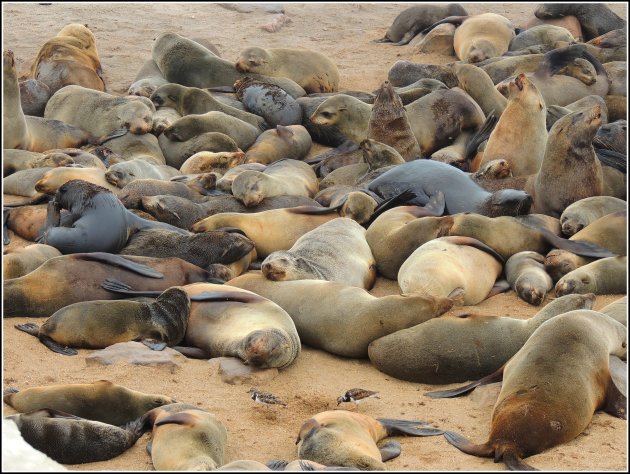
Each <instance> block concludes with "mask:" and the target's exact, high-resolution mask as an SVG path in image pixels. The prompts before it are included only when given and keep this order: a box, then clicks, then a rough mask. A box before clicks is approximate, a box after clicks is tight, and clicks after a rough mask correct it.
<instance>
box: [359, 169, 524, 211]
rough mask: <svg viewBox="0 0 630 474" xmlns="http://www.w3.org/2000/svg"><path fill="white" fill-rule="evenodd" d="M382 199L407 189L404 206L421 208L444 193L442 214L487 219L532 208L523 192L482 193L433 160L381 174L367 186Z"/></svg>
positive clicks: (460, 173)
mask: <svg viewBox="0 0 630 474" xmlns="http://www.w3.org/2000/svg"><path fill="white" fill-rule="evenodd" d="M368 189H369V190H370V191H373V192H375V193H376V194H378V195H379V196H380V197H381V198H383V199H390V198H392V197H394V196H396V195H398V194H400V193H401V192H403V191H405V190H407V189H409V190H411V191H413V192H414V193H415V194H416V197H415V198H414V199H413V200H411V201H409V203H408V204H415V205H418V206H424V205H425V204H427V203H428V202H429V199H430V198H431V196H433V195H435V194H436V193H437V192H438V191H442V192H443V193H444V199H445V201H446V211H445V212H446V213H448V214H457V213H459V212H474V213H477V214H482V215H485V216H488V217H496V216H518V215H521V214H527V213H528V212H529V208H530V206H531V204H532V198H531V196H530V195H529V194H528V193H526V192H525V191H519V190H515V189H502V190H500V191H497V192H495V193H490V192H488V191H486V190H484V189H483V188H482V187H481V186H479V185H478V184H477V183H475V182H474V181H473V180H471V179H470V178H469V177H468V175H467V174H466V173H464V172H463V171H461V170H459V169H457V168H455V167H454V166H451V165H447V164H445V163H440V162H438V161H433V160H414V161H410V162H407V163H405V164H403V165H398V166H396V167H395V168H393V169H391V170H389V171H387V172H386V173H384V174H382V175H381V176H379V177H378V178H376V179H375V180H374V181H372V182H371V183H370V185H369V186H368Z"/></svg>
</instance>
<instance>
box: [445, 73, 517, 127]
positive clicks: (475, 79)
mask: <svg viewBox="0 0 630 474" xmlns="http://www.w3.org/2000/svg"><path fill="white" fill-rule="evenodd" d="M452 67H453V72H454V73H455V75H456V76H457V80H458V81H459V87H461V88H462V89H463V90H464V91H466V93H468V94H469V95H470V96H471V97H472V98H473V99H474V100H475V102H477V104H479V107H481V110H483V113H484V114H485V115H486V116H487V115H490V113H491V112H492V111H494V112H495V113H496V114H497V115H499V116H500V115H501V114H502V113H503V111H504V110H505V108H506V107H507V105H508V101H507V99H506V98H505V97H503V95H501V93H499V91H497V90H496V89H495V87H494V83H493V82H492V78H491V77H490V76H489V75H488V73H487V72H486V71H485V70H484V69H483V68H480V67H477V66H473V65H472V64H466V63H454V64H453V66H452Z"/></svg>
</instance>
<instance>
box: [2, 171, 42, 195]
mask: <svg viewBox="0 0 630 474" xmlns="http://www.w3.org/2000/svg"><path fill="white" fill-rule="evenodd" d="M52 169H54V168H50V167H48V166H46V167H41V168H32V169H25V170H20V171H18V172H16V173H13V174H11V175H9V176H6V177H4V178H2V191H3V193H4V194H11V195H14V196H24V197H30V198H34V199H37V200H38V201H39V200H40V198H41V197H42V194H41V193H40V192H39V191H38V189H37V188H36V185H37V183H38V182H39V180H41V179H42V178H43V177H44V176H45V175H46V174H47V173H48V172H49V171H50V170H52Z"/></svg>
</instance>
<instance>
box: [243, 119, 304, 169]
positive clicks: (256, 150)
mask: <svg viewBox="0 0 630 474" xmlns="http://www.w3.org/2000/svg"><path fill="white" fill-rule="evenodd" d="M312 144H313V140H312V139H311V135H310V134H309V133H308V131H307V130H306V128H305V127H303V126H302V125H288V126H286V127H285V126H284V125H277V126H276V128H275V129H270V130H265V131H264V132H263V133H261V134H260V135H259V136H258V138H256V142H254V144H253V145H252V146H251V147H249V149H248V150H247V152H246V153H245V160H246V162H247V163H263V164H269V163H273V162H274V161H278V160H281V159H283V158H291V159H294V160H302V159H304V157H305V156H306V155H307V154H308V152H309V151H310V149H311V145H312Z"/></svg>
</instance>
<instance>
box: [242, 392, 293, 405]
mask: <svg viewBox="0 0 630 474" xmlns="http://www.w3.org/2000/svg"><path fill="white" fill-rule="evenodd" d="M247 393H251V394H252V400H254V401H255V402H256V403H262V404H263V405H268V406H269V405H282V406H283V407H285V408H286V406H287V404H286V403H284V402H283V401H282V400H280V399H279V398H278V397H276V396H275V395H273V394H271V393H269V392H263V391H261V390H257V389H255V388H250V389H249V391H248V392H247Z"/></svg>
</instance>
